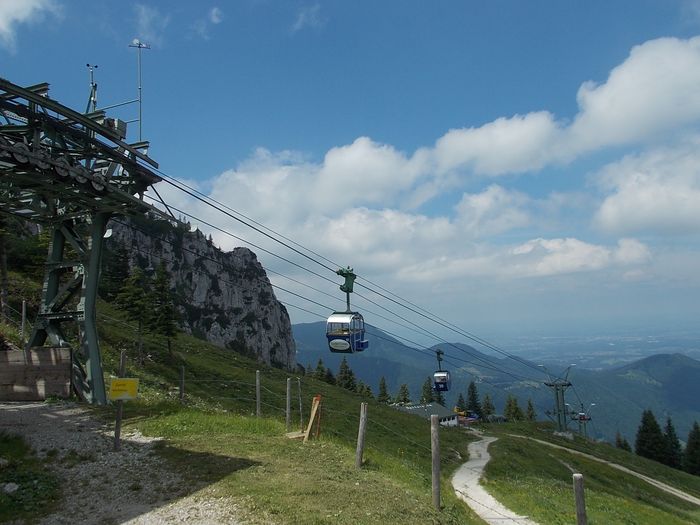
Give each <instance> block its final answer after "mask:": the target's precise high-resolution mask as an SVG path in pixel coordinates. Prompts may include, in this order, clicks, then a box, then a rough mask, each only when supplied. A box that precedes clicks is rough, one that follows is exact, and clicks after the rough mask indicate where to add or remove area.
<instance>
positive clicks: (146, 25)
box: [134, 4, 170, 47]
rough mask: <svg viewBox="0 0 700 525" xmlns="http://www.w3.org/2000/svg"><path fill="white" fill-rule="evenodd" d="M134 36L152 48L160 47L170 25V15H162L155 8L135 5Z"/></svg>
mask: <svg viewBox="0 0 700 525" xmlns="http://www.w3.org/2000/svg"><path fill="white" fill-rule="evenodd" d="M134 11H135V13H136V33H137V34H136V36H137V37H138V38H139V39H140V40H141V41H143V42H145V43H147V44H150V45H152V46H157V47H159V46H162V45H163V42H164V38H165V30H166V28H167V27H168V25H169V24H170V15H168V14H163V13H161V12H160V10H158V8H156V7H151V6H148V5H145V4H135V5H134Z"/></svg>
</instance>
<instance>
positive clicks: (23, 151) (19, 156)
mask: <svg viewBox="0 0 700 525" xmlns="http://www.w3.org/2000/svg"><path fill="white" fill-rule="evenodd" d="M12 158H13V159H15V160H16V161H17V162H19V163H20V164H28V163H29V146H27V145H26V144H25V143H24V142H15V145H14V147H13V148H12Z"/></svg>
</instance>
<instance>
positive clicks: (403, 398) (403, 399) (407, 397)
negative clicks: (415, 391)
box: [396, 383, 411, 403]
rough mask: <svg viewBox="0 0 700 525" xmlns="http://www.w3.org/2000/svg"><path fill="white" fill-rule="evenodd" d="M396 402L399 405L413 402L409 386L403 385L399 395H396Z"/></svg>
mask: <svg viewBox="0 0 700 525" xmlns="http://www.w3.org/2000/svg"><path fill="white" fill-rule="evenodd" d="M396 402H397V403H410V402H411V393H410V392H409V391H408V385H407V384H406V383H402V384H401V386H400V387H399V393H398V394H396Z"/></svg>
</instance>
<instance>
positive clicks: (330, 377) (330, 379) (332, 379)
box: [323, 368, 335, 385]
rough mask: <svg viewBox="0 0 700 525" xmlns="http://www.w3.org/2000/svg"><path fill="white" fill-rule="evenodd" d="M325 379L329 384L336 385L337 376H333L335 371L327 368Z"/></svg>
mask: <svg viewBox="0 0 700 525" xmlns="http://www.w3.org/2000/svg"><path fill="white" fill-rule="evenodd" d="M323 380H324V381H325V382H326V383H328V384H329V385H335V376H333V372H331V369H330V368H326V374H325V375H324V377H323Z"/></svg>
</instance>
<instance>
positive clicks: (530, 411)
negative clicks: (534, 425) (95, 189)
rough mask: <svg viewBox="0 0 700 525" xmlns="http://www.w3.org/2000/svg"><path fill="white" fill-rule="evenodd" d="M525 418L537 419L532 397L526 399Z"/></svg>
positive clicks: (529, 419)
mask: <svg viewBox="0 0 700 525" xmlns="http://www.w3.org/2000/svg"><path fill="white" fill-rule="evenodd" d="M525 419H527V420H528V421H535V420H536V419H537V413H536V412H535V406H534V405H533V404H532V399H528V400H527V408H526V409H525Z"/></svg>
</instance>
